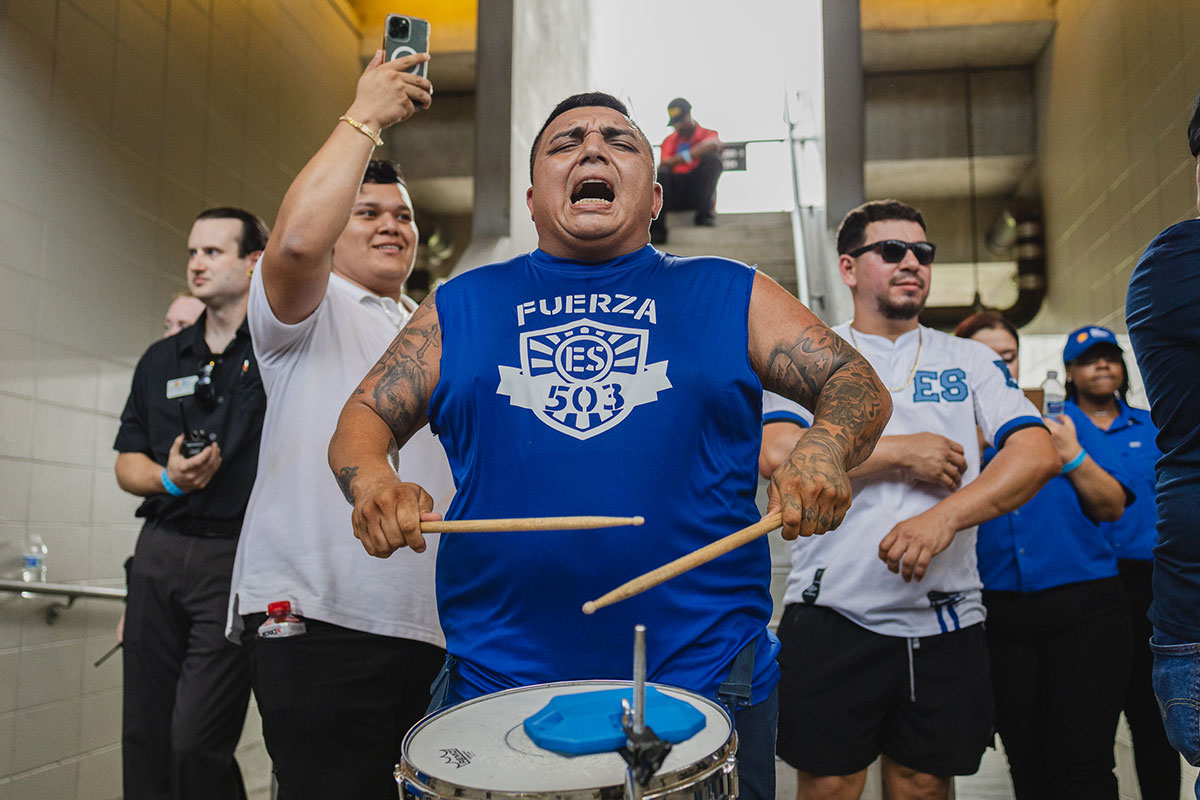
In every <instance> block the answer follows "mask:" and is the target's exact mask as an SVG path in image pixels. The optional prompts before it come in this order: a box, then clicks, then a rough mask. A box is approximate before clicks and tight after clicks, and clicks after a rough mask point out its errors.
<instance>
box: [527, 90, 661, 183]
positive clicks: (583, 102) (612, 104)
mask: <svg viewBox="0 0 1200 800" xmlns="http://www.w3.org/2000/svg"><path fill="white" fill-rule="evenodd" d="M593 106H599V107H601V108H611V109H612V110H614V111H617V112H619V113H620V114H621V116H623V117H625V118H626V119H628V120H629V124H630V125H632V126H633V129H634V130H635V131H637V134H638V136H639V137H640V138H641V140H642V142H644V143H645V145H646V150H647V151H648V152H649V153H651V154H653V153H654V148H653V147H652V146H651V145H650V140H649V139H648V138H647V137H646V134H645V133H644V132H643V131H642V129H641V127H639V126H638V124H637V123H636V122H634V121H633V118H632V117H630V116H629V109H628V108H626V106H625V104H624V103H622V102H621V101H620V100H618V99H617V98H615V97H613V96H612V95H611V94H608V93H606V92H583V93H581V94H573V95H571V96H570V97H568V98H567V99H565V100H563V101H561V102H560V103H559V104H558V105H556V106H555V107H554V110H553V111H551V112H550V116H548V117H546V121H545V122H543V123H542V128H541V130H539V131H538V133H537V136H535V137H533V146H532V147H530V148H529V182H530V183H533V161H534V156H536V155H537V149H538V143H539V142H541V141H542V134H543V133H545V132H546V128H549V127H550V123H551V122H554V120H556V119H558V118H559V117H560V116H562V115H563V114H565V113H567V112H568V111H573V110H575V109H577V108H590V107H593ZM650 158H651V159H653V158H654V156H653V155H651V156H650Z"/></svg>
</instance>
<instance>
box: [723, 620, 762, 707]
mask: <svg viewBox="0 0 1200 800" xmlns="http://www.w3.org/2000/svg"><path fill="white" fill-rule="evenodd" d="M757 644H758V637H755V638H753V639H751V640H750V641H749V642H748V643H747V644H746V646H745V647H743V648H742V649H741V651H739V652H738V654H737V655H736V656H734V657H733V664H732V665H731V666H730V667H729V674H728V675H727V676H725V681H724V682H723V683H722V684H721V686H720V687H719V688H718V689H717V700H719V701H720V702H721V703H722V704H723V705H724V706H725V707H726V708H728V709H729V713H731V714H732V713H734V712H735V711H736V710H737V709H738V708H739V707H740V706H748V705H750V686H751V684H752V683H754V650H755V646H756V645H757Z"/></svg>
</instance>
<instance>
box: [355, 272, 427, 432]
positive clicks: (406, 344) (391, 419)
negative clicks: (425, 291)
mask: <svg viewBox="0 0 1200 800" xmlns="http://www.w3.org/2000/svg"><path fill="white" fill-rule="evenodd" d="M441 353H442V335H441V328H440V326H439V324H438V315H437V308H436V306H435V301H434V295H433V294H431V295H430V296H429V297H427V298H426V299H425V302H423V303H422V304H421V307H420V308H418V309H417V310H416V312H415V313H414V314H413V316H412V319H410V320H409V321H408V324H407V325H405V326H404V329H403V330H401V331H400V333H399V335H398V336H396V338H395V339H394V340H393V341H392V343H391V345H390V346H389V347H388V349H387V351H386V352H384V354H383V357H382V358H380V359H379V361H378V362H377V363H376V364H375V366H374V367H372V368H371V371H370V372H368V373H367V377H366V378H364V379H363V382H362V383H361V384H360V386H359V389H358V392H356V394H359V393H361V394H364V395H367V397H369V399H368V400H366V401H365V402H367V404H368V405H370V406H371V407H372V408H373V409H374V410H375V413H377V414H378V415H379V417H380V418H381V419H382V420H383V421H384V422H385V423H387V426H388V427H389V428H391V430H392V434H393V435H394V436H395V437H396V439H397V441H400V442H403V441H406V440H407V439H408V436H409V435H410V434H411V433H412V432H413V431H414V430H415V429H416V428H417V427H419V424H420V423H421V421H422V420H423V419H424V417H425V408H426V406H427V405H428V404H429V397H430V395H431V394H432V393H433V388H434V387H435V386H436V385H437V379H438V370H439V362H440V359H441Z"/></svg>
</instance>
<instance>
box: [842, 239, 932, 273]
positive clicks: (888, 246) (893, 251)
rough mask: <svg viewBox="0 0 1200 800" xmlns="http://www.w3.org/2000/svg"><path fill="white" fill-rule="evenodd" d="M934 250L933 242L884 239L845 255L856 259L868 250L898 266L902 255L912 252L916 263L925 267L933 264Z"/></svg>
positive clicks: (902, 257) (902, 258)
mask: <svg viewBox="0 0 1200 800" xmlns="http://www.w3.org/2000/svg"><path fill="white" fill-rule="evenodd" d="M936 249H937V247H936V246H935V245H934V244H933V242H904V241H901V240H899V239H884V240H883V241H880V242H873V243H871V244H864V245H863V246H862V247H860V248H858V249H857V250H851V251H850V252H849V253H847V254H846V255H848V256H850V257H851V258H858V257H859V256H861V255H862V254H863V253H865V252H867V251H868V250H875V251H877V252H878V253H879V257H880V258H882V259H883V260H884V261H886V262H887V263H889V264H899V263H900V262H901V261H903V260H904V254H905V253H907V252H908V251H909V250H912V252H913V255H914V256H916V257H917V263H919V264H921V265H922V266H925V267H927V266H929V265H930V264H932V263H933V251H934V250H936Z"/></svg>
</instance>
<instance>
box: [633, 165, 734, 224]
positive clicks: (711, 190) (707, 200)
mask: <svg viewBox="0 0 1200 800" xmlns="http://www.w3.org/2000/svg"><path fill="white" fill-rule="evenodd" d="M721 169H722V167H721V156H720V155H718V154H716V153H708V154H706V155H704V156H701V157H700V164H699V166H697V167H696V168H695V169H694V170H692V171H691V172H686V173H683V174H679V173H675V172H671V171H670V170H659V172H658V178H657V180H658V182H659V183H661V184H662V187H663V207H662V213H660V214H659V215H658V219H656V220H654V221H653V222H651V223H650V232H651V233H652V234H656V235H664V236H665V234H666V232H667V212H668V211H688V210H691V211H695V212H696V219H697V220H702V219H711V218H712V217H713V203H714V201H715V199H716V194H717V179H718V178H720V177H721Z"/></svg>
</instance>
